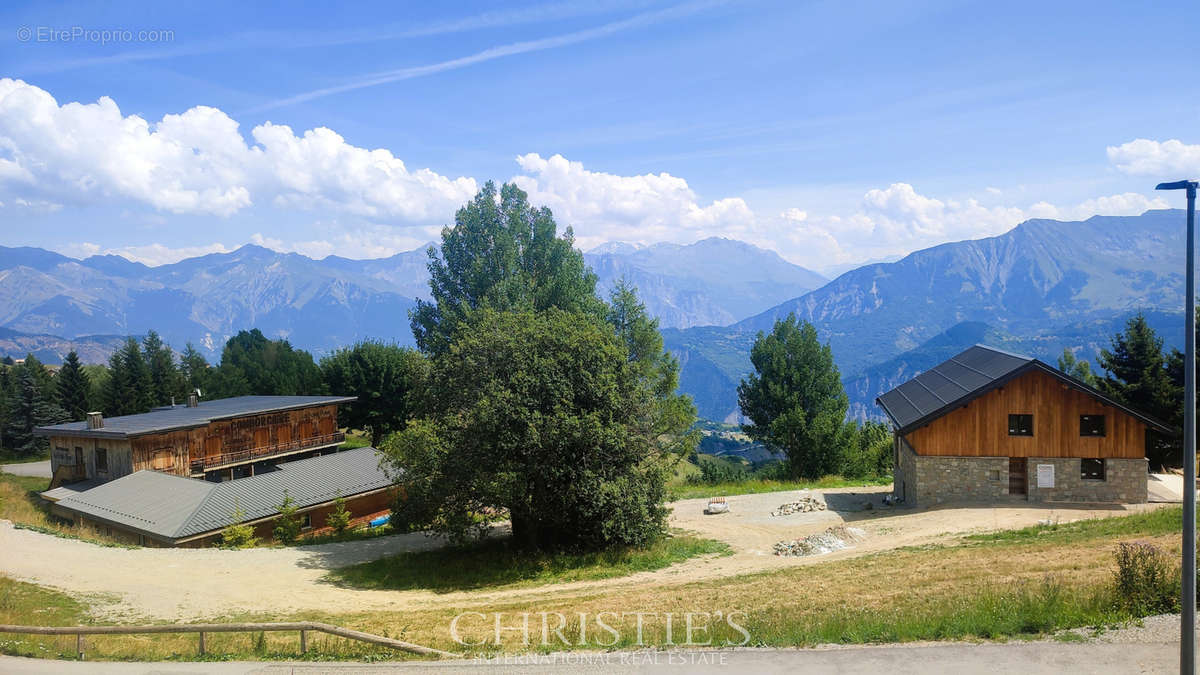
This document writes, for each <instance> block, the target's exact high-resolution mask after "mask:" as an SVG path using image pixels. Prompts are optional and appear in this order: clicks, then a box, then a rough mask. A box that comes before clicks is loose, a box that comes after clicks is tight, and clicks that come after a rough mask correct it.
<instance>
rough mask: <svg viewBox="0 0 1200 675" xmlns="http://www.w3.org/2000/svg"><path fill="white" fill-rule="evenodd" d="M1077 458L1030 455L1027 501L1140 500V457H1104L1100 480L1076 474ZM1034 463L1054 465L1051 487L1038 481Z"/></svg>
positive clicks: (1143, 467) (1143, 475)
mask: <svg viewBox="0 0 1200 675" xmlns="http://www.w3.org/2000/svg"><path fill="white" fill-rule="evenodd" d="M1079 463H1080V460H1079V459H1078V458H1061V457H1030V458H1029V464H1028V471H1029V501H1031V502H1121V503H1124V504H1144V503H1145V502H1146V490H1147V481H1148V479H1149V474H1148V471H1147V462H1146V460H1145V459H1144V458H1143V459H1115V458H1111V457H1110V458H1108V459H1105V460H1104V480H1095V479H1085V478H1082V477H1081V475H1080V466H1079ZM1038 465H1049V466H1053V467H1054V487H1053V488H1044V487H1040V486H1039V485H1038Z"/></svg>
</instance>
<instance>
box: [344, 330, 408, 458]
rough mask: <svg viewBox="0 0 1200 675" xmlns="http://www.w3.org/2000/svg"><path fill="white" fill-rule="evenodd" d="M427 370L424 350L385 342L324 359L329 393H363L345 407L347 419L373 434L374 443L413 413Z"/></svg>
mask: <svg viewBox="0 0 1200 675" xmlns="http://www.w3.org/2000/svg"><path fill="white" fill-rule="evenodd" d="M428 371H429V362H428V361H427V360H426V359H425V357H424V356H422V355H421V353H420V352H418V351H415V350H413V349H407V348H405V347H400V346H398V345H395V344H385V343H382V342H373V341H364V342H359V343H358V344H356V345H354V346H353V347H348V348H345V349H339V350H337V351H336V352H334V353H332V354H330V355H329V356H326V357H325V358H323V359H321V375H322V376H323V377H324V379H325V387H326V389H327V390H328V391H329V393H330V394H333V395H335V396H357V397H358V398H357V400H355V401H354V402H353V403H351V404H349V405H347V406H344V412H343V415H342V418H341V419H342V422H343V423H345V424H346V425H347V426H349V427H351V428H354V429H364V430H366V431H368V432H370V434H371V445H373V446H375V447H379V443H380V441H382V440H383V437H384V436H385V435H387V434H389V433H391V432H393V431H399V430H400V429H403V428H404V425H405V423H406V422H407V421H408V420H409V419H410V418H411V417H412V416H413V415H414V412H415V409H416V406H417V404H418V399H419V396H420V391H421V387H422V385H423V384H424V381H425V378H426V376H427V374H428Z"/></svg>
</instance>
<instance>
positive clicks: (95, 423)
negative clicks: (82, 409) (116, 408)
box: [87, 412, 104, 429]
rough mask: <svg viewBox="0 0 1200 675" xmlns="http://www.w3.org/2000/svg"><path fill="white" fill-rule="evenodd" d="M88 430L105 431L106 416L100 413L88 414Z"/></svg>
mask: <svg viewBox="0 0 1200 675" xmlns="http://www.w3.org/2000/svg"><path fill="white" fill-rule="evenodd" d="M87 428H89V429H103V428H104V415H103V414H101V413H98V412H90V413H88V414H87Z"/></svg>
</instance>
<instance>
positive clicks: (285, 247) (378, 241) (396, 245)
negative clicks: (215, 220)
mask: <svg viewBox="0 0 1200 675" xmlns="http://www.w3.org/2000/svg"><path fill="white" fill-rule="evenodd" d="M330 229H333V228H330ZM437 239H438V228H436V227H432V228H426V229H418V230H417V231H416V232H413V233H405V234H398V233H396V232H395V231H394V230H392V229H391V228H386V227H368V228H356V229H353V230H349V231H344V232H338V233H332V232H331V236H329V237H326V238H323V239H311V240H307V241H284V240H282V239H279V238H277V237H269V236H266V235H263V234H261V233H255V234H253V235H251V237H250V242H251V243H253V244H257V245H259V246H263V247H266V248H269V249H272V250H274V251H282V252H285V253H299V254H301V255H306V256H308V257H310V258H314V259H318V260H319V259H321V258H324V257H326V256H330V255H337V256H341V257H343V258H352V259H355V260H365V259H369V258H387V257H389V256H393V255H395V254H397V253H401V252H404V251H412V250H414V249H417V248H419V247H421V246H424V245H425V244H428V243H429V242H430V241H434V240H437Z"/></svg>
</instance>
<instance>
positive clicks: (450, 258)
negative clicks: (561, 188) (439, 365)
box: [412, 181, 604, 355]
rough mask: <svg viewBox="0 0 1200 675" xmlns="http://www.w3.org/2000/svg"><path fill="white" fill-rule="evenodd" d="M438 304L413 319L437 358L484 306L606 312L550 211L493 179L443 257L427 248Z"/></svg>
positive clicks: (457, 223) (422, 306) (462, 213)
mask: <svg viewBox="0 0 1200 675" xmlns="http://www.w3.org/2000/svg"><path fill="white" fill-rule="evenodd" d="M429 257H430V261H429V273H430V280H429V287H430V291H431V295H432V296H433V300H432V302H427V301H424V300H419V301H418V302H417V308H416V309H415V310H414V311H413V313H412V330H413V335H414V336H415V337H416V340H417V346H418V347H419V348H420V349H421V350H422V351H424V352H426V353H429V354H431V355H437V354H440V353H442V352H444V351H445V350H446V349H447V348H448V347H449V344H450V340H451V338H452V337H453V335H454V334H455V331H456V330H457V328H458V326H459V324H460V323H463V322H465V321H468V320H469V319H470V317H471V315H472V314H473V313H474V312H477V311H479V310H481V309H484V308H489V309H493V310H496V311H506V310H517V311H534V312H537V311H542V310H546V309H549V308H551V307H556V308H558V309H563V310H567V311H572V312H581V313H584V314H595V315H597V316H600V315H602V314H603V311H604V310H603V303H601V302H600V301H599V299H598V298H597V297H596V275H594V274H592V272H591V271H590V270H588V268H587V266H586V265H585V264H584V261H583V254H582V253H580V252H579V251H578V250H576V249H575V240H574V235H573V234H572V231H571V228H569V227H568V228H567V229H566V231H565V232H564V234H563V236H561V237H560V236H558V226H557V224H556V223H555V222H554V216H553V214H552V213H551V212H550V209H547V208H544V207H543V208H534V207H532V206H530V205H529V201H528V198H527V196H526V194H525V192H524V191H522V190H521V189H520V188H518V187H517V186H516V185H512V184H505V185H504V186H503V187H502V188H501V189H500V191H499V194H498V195H497V192H496V186H495V184H494V183H492V182H491V181H488V183H487V184H486V185H484V187H483V189H482V190H480V191H479V193H478V194H477V195H475V198H474V199H472V200H471V201H470V202H469V203H468V204H467V205H466V206H464V207H462V208H461V209H459V210H458V212H457V213H456V214H455V215H454V226H453V227H446V228H443V229H442V245H441V250H440V253H439V252H437V251H435V250H434V249H433V248H432V247H431V248H430V250H429Z"/></svg>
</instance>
